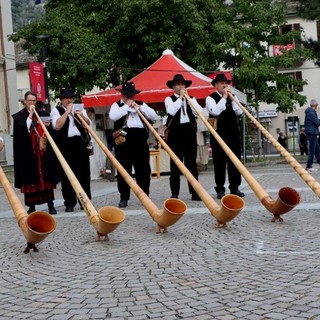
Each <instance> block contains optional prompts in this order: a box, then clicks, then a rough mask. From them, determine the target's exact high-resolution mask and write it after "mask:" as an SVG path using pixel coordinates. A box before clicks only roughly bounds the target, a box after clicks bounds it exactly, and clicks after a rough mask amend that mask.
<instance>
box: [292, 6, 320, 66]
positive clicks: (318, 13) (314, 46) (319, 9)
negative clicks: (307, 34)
mask: <svg viewBox="0 0 320 320" xmlns="http://www.w3.org/2000/svg"><path fill="white" fill-rule="evenodd" d="M297 2H298V3H299V7H298V9H299V14H300V16H301V17H302V18H305V19H307V20H316V21H318V20H319V18H320V1H319V0H300V1H297ZM303 44H304V46H305V47H306V48H309V49H311V50H312V51H313V52H314V55H315V64H316V65H317V66H320V42H319V41H318V40H315V39H312V38H308V39H305V40H304V41H303Z"/></svg>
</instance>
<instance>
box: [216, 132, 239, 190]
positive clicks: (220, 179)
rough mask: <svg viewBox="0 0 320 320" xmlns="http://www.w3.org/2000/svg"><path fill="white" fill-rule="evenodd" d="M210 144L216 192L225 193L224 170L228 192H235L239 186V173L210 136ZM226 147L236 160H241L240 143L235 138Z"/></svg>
mask: <svg viewBox="0 0 320 320" xmlns="http://www.w3.org/2000/svg"><path fill="white" fill-rule="evenodd" d="M210 144H211V147H212V161H213V165H214V177H215V181H216V187H215V189H216V191H217V192H219V191H225V187H224V184H225V181H226V169H227V171H228V178H229V189H230V191H235V190H237V189H238V188H239V186H240V184H241V174H240V172H239V171H238V169H237V168H236V167H235V165H234V164H233V163H232V161H231V160H230V159H229V157H228V156H227V155H226V153H225V152H224V151H223V149H222V148H221V147H220V145H219V144H218V142H217V141H216V140H215V139H214V138H213V137H212V135H211V136H210ZM227 145H228V147H229V148H230V149H231V150H232V152H233V153H234V154H235V155H236V156H237V158H238V159H241V149H240V141H239V140H238V139H237V138H235V139H234V140H233V141H232V142H229V143H227Z"/></svg>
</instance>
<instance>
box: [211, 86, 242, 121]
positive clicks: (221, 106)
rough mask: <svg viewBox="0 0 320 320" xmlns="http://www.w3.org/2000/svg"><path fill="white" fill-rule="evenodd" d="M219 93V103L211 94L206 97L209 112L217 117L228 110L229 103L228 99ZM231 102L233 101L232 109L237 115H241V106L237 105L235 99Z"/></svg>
mask: <svg viewBox="0 0 320 320" xmlns="http://www.w3.org/2000/svg"><path fill="white" fill-rule="evenodd" d="M217 93H218V94H219V95H220V97H221V99H220V100H219V102H218V103H216V100H214V99H213V98H212V97H210V96H208V97H207V98H206V109H207V110H208V112H209V114H211V115H213V116H215V117H217V116H219V115H220V114H221V112H222V111H224V110H226V103H227V100H226V99H225V98H224V97H223V96H222V95H221V94H220V93H219V92H218V91H217ZM231 103H232V109H233V111H234V112H235V114H236V115H237V116H240V114H242V113H243V111H242V110H241V109H240V107H239V106H238V105H237V103H236V102H235V101H232V102H231Z"/></svg>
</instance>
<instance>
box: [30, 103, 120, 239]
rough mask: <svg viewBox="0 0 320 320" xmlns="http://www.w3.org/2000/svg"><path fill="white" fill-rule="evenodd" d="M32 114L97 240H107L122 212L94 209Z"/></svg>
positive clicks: (111, 209) (105, 208)
mask: <svg viewBox="0 0 320 320" xmlns="http://www.w3.org/2000/svg"><path fill="white" fill-rule="evenodd" d="M34 113H35V115H36V116H37V118H38V120H39V123H40V125H41V127H42V128H43V130H44V132H45V134H46V136H47V138H48V140H49V143H50V145H51V147H52V149H53V151H54V153H55V154H56V156H57V158H58V160H59V162H60V164H61V166H62V168H63V170H64V172H65V174H66V176H67V177H68V179H69V181H70V184H71V185H72V187H73V189H74V191H75V192H76V194H77V198H78V199H79V201H80V202H81V205H82V206H83V208H84V210H85V212H86V214H87V217H88V219H89V221H90V223H91V224H92V225H93V227H94V228H95V229H96V231H97V240H101V237H104V239H105V240H109V237H108V235H109V233H111V232H112V231H113V230H115V229H116V228H117V227H118V225H119V224H120V223H122V222H123V221H124V219H125V214H124V212H123V211H122V210H120V209H118V208H116V207H111V206H110V207H102V208H101V209H100V210H99V211H98V212H97V211H96V209H95V208H94V206H93V204H92V203H91V201H90V199H89V198H88V196H87V194H86V193H85V191H84V190H83V188H82V187H81V184H80V183H79V181H78V179H77V177H76V176H75V174H74V173H73V171H72V170H71V168H70V166H69V165H68V163H67V161H66V160H65V158H64V157H63V155H62V153H61V151H60V150H59V148H58V146H57V145H56V143H55V142H54V140H53V138H52V137H51V135H50V133H49V132H48V130H47V128H46V126H45V125H44V123H43V122H42V121H41V119H40V117H39V114H38V113H37V111H36V110H35V109H34ZM79 118H80V119H81V117H79Z"/></svg>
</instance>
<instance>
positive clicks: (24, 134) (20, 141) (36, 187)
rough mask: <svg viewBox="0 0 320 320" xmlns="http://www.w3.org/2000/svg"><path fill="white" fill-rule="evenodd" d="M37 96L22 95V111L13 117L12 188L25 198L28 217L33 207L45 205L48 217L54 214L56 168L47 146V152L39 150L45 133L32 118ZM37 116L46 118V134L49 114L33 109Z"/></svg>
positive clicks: (52, 155)
mask: <svg viewBox="0 0 320 320" xmlns="http://www.w3.org/2000/svg"><path fill="white" fill-rule="evenodd" d="M36 102H37V95H36V94H35V93H33V92H31V91H28V92H26V93H25V96H24V106H25V107H24V108H23V109H22V110H20V111H19V112H17V113H15V114H13V115H12V118H13V156H14V186H15V187H16V188H19V189H20V190H21V192H22V193H23V194H24V201H25V205H26V206H28V207H29V209H28V213H31V212H34V211H36V205H39V204H42V203H47V204H48V209H49V213H50V214H56V213H57V211H56V209H55V207H54V204H53V201H54V191H53V190H54V189H55V188H56V183H57V182H58V177H59V174H58V166H55V165H54V161H53V160H54V159H55V158H54V154H53V152H52V149H51V148H50V146H49V145H47V147H46V150H43V149H42V148H41V147H40V137H42V136H44V135H45V134H44V131H43V129H42V127H41V125H40V123H39V122H38V118H37V117H36V115H35V114H34V108H36V107H35V105H36ZM36 111H37V113H38V114H39V116H46V117H48V119H47V120H46V121H45V122H44V124H45V125H46V126H47V128H48V130H49V126H50V117H49V113H48V112H46V111H43V110H41V109H39V108H36Z"/></svg>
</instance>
